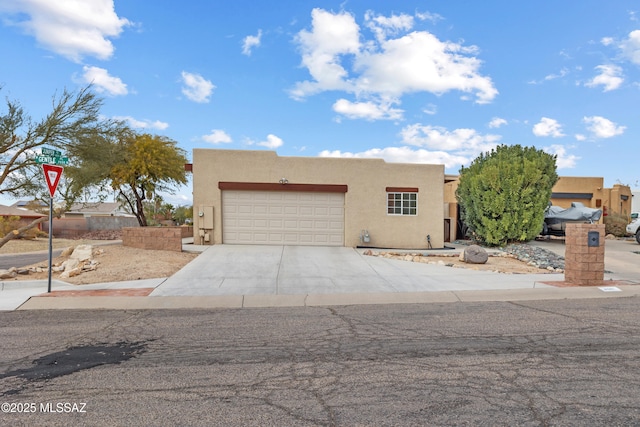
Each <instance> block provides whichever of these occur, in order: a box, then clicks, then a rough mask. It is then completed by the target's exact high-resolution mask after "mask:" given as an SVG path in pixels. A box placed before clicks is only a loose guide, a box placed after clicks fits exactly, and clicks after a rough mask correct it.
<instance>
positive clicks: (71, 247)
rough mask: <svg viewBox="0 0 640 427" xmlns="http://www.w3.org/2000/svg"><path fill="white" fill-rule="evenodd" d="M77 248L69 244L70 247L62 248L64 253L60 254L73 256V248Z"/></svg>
mask: <svg viewBox="0 0 640 427" xmlns="http://www.w3.org/2000/svg"><path fill="white" fill-rule="evenodd" d="M74 249H75V247H73V246H69V247H68V248H65V249H63V250H62V253H61V254H60V256H61V257H65V258H67V257H69V256H71V254H72V253H73V250H74Z"/></svg>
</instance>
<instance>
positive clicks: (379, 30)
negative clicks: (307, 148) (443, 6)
mask: <svg viewBox="0 0 640 427" xmlns="http://www.w3.org/2000/svg"><path fill="white" fill-rule="evenodd" d="M365 25H366V26H367V27H368V28H370V29H371V30H372V31H373V32H374V34H375V38H374V39H373V40H366V39H365V36H364V35H363V34H362V33H361V31H360V26H359V25H358V24H357V23H356V21H355V18H354V16H353V15H351V14H349V13H347V12H340V13H332V12H328V11H325V10H323V9H318V8H316V9H314V10H313V12H312V25H311V30H302V31H300V32H299V33H298V34H297V35H296V37H295V42H296V44H297V45H298V47H299V50H300V53H301V55H302V66H303V67H305V68H306V69H307V70H308V71H309V74H310V75H311V80H307V81H301V82H297V83H296V84H295V85H294V87H293V88H292V89H291V91H290V95H291V96H292V97H293V98H294V99H297V100H302V99H304V98H305V97H307V96H311V95H314V94H317V93H320V92H324V91H334V90H335V91H344V92H346V93H351V94H354V95H355V96H356V98H357V103H362V102H373V103H378V104H382V103H390V102H393V103H399V102H400V99H401V97H402V96H403V95H405V94H409V93H415V92H429V93H433V94H436V95H441V94H444V93H446V92H449V91H453V90H457V91H461V92H463V93H466V94H474V95H475V96H476V102H477V103H480V104H484V103H488V102H491V101H492V100H493V98H495V96H496V95H497V94H498V91H497V90H496V89H495V87H494V86H493V83H492V81H491V78H489V77H486V76H482V75H480V74H479V71H478V70H479V68H480V65H481V61H480V60H479V59H477V58H476V57H475V55H476V54H477V51H478V49H477V48H476V47H474V46H463V45H461V44H458V43H452V42H443V41H441V40H439V39H438V38H437V37H436V36H434V35H433V34H431V33H429V32H426V31H412V32H409V31H410V30H411V29H412V27H413V17H411V16H409V15H405V14H402V15H392V16H390V17H385V16H380V15H374V14H373V12H367V14H366V16H365ZM393 37H395V38H393Z"/></svg>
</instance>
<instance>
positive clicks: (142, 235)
mask: <svg viewBox="0 0 640 427" xmlns="http://www.w3.org/2000/svg"><path fill="white" fill-rule="evenodd" d="M183 228H187V227H135V228H130V227H127V228H123V229H122V245H123V246H130V247H133V248H139V249H155V250H162V251H176V252H182V234H183V230H182V229H183Z"/></svg>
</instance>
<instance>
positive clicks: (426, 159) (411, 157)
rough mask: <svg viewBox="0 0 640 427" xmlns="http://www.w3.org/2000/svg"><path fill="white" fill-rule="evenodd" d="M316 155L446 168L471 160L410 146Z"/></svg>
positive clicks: (323, 152)
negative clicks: (424, 164) (433, 165)
mask: <svg viewBox="0 0 640 427" xmlns="http://www.w3.org/2000/svg"><path fill="white" fill-rule="evenodd" d="M318 156H319V157H341V158H350V159H351V158H357V159H384V160H386V161H387V162H392V163H427V164H437V165H442V164H444V165H445V167H446V168H448V169H450V168H457V167H460V166H462V165H465V164H468V163H469V162H470V161H471V160H472V159H470V158H468V157H465V156H459V155H455V154H450V153H447V152H444V151H429V150H425V149H414V148H411V147H386V148H372V149H370V150H366V151H361V152H359V153H351V152H348V151H345V152H343V151H340V150H335V151H329V150H324V151H321V152H320V153H319V154H318Z"/></svg>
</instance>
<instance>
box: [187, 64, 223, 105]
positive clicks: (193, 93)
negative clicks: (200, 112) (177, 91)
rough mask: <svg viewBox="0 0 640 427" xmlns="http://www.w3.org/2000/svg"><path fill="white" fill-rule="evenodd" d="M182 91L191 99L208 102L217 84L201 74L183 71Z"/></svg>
mask: <svg viewBox="0 0 640 427" xmlns="http://www.w3.org/2000/svg"><path fill="white" fill-rule="evenodd" d="M182 83H183V84H184V86H183V87H182V93H183V94H184V95H185V96H186V97H187V98H188V99H190V100H191V101H194V102H200V103H206V102H209V97H210V96H211V94H212V93H213V89H215V85H214V84H213V83H211V82H210V81H209V80H207V79H205V78H204V77H202V76H201V75H199V74H194V73H188V72H186V71H183V72H182Z"/></svg>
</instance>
